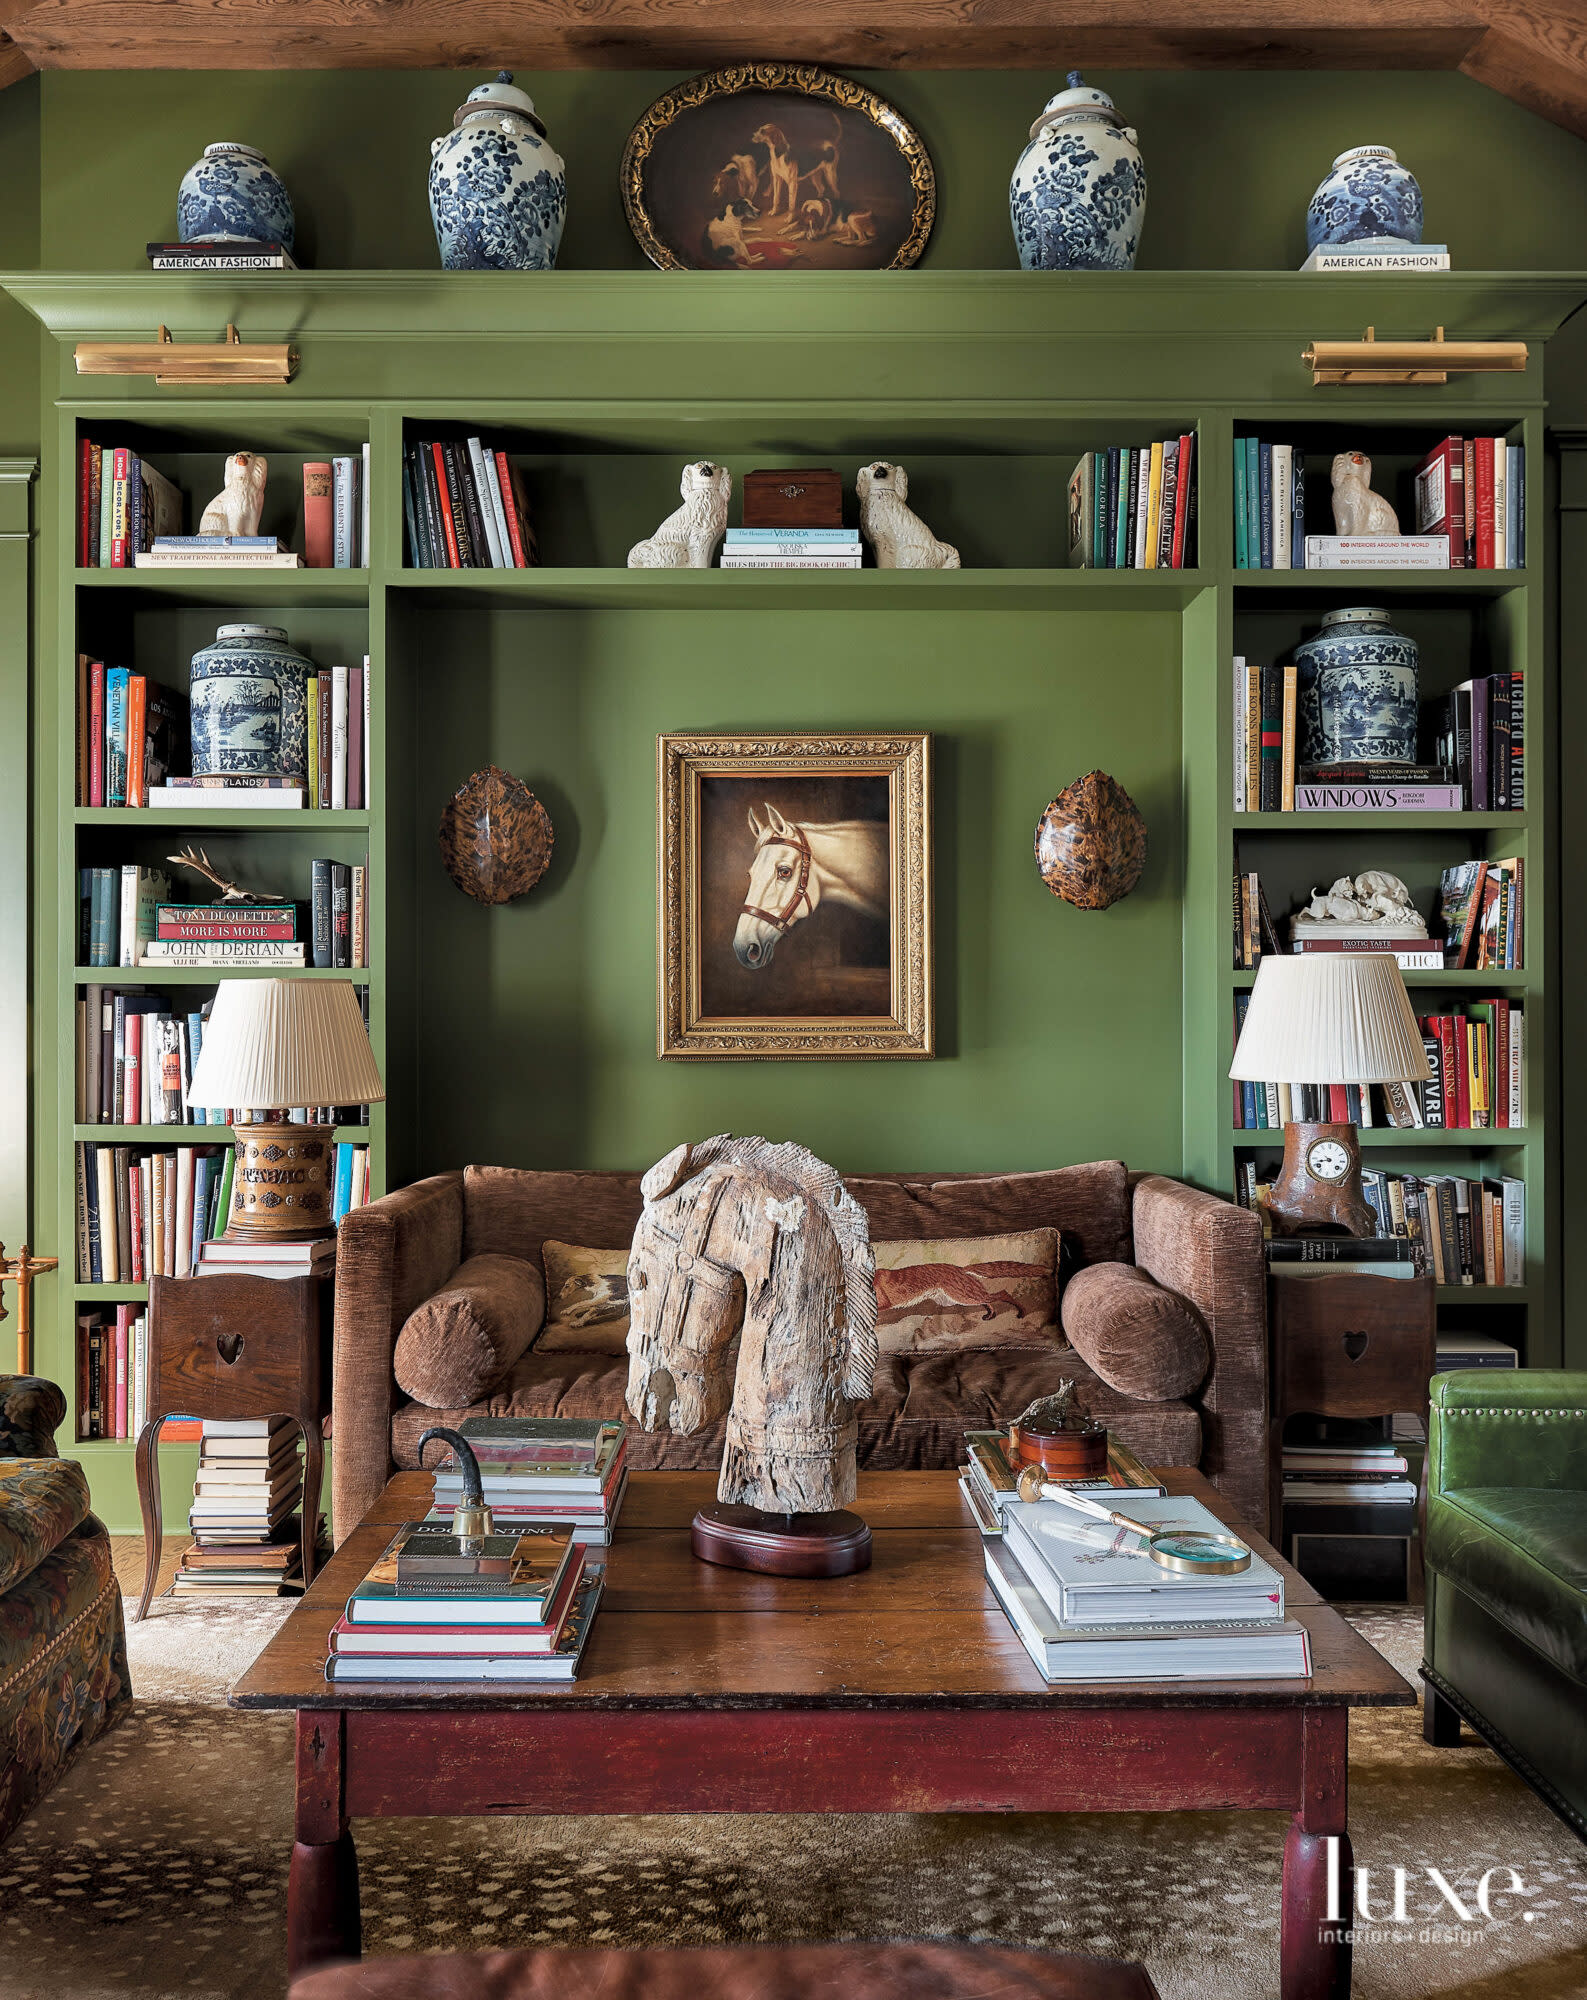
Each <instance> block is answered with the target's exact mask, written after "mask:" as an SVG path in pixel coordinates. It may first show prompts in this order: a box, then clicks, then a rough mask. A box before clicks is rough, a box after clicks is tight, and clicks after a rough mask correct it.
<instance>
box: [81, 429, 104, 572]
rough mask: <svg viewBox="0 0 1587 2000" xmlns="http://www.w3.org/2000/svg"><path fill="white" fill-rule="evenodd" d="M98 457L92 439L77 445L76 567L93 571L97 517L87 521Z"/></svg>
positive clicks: (96, 544) (97, 448)
mask: <svg viewBox="0 0 1587 2000" xmlns="http://www.w3.org/2000/svg"><path fill="white" fill-rule="evenodd" d="M98 455H99V447H98V446H97V445H96V444H95V443H94V441H93V439H92V438H81V439H79V440H78V445H77V567H78V568H79V569H93V568H95V567H97V565H98V562H99V517H98V515H97V514H96V515H95V516H94V517H93V521H92V524H90V521H89V512H88V510H89V502H90V500H91V499H92V496H93V491H94V460H95V459H96V458H97V457H98Z"/></svg>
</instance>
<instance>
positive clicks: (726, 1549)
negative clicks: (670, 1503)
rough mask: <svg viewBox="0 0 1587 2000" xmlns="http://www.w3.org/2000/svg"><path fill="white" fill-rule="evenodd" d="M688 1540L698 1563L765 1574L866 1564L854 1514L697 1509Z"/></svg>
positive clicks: (862, 1533)
mask: <svg viewBox="0 0 1587 2000" xmlns="http://www.w3.org/2000/svg"><path fill="white" fill-rule="evenodd" d="M689 1540H690V1543H691V1545H692V1547H693V1549H694V1553H695V1555H696V1556H697V1557H698V1558H699V1560H700V1561H701V1562H708V1563H719V1564H720V1565H721V1566H722V1568H723V1569H755V1570H762V1571H764V1572H765V1574H766V1575H768V1576H852V1575H853V1574H854V1572H855V1571H856V1570H860V1569H869V1568H870V1566H871V1531H870V1529H869V1528H868V1527H866V1525H865V1523H864V1522H863V1521H862V1520H861V1519H860V1517H859V1515H858V1514H851V1513H849V1512H848V1510H847V1509H846V1508H840V1509H839V1510H838V1511H837V1512H835V1513H830V1514H763V1513H762V1512H761V1511H760V1509H759V1508H758V1507H728V1506H724V1505H721V1504H718V1505H717V1506H715V1507H702V1508H701V1509H700V1511H699V1513H698V1514H696V1515H695V1517H694V1522H693V1525H692V1527H691V1528H690V1531H689Z"/></svg>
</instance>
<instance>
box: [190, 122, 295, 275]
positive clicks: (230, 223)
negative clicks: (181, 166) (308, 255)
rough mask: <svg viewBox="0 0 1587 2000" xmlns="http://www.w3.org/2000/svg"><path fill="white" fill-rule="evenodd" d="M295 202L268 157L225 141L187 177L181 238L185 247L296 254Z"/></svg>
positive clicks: (211, 148)
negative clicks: (230, 246)
mask: <svg viewBox="0 0 1587 2000" xmlns="http://www.w3.org/2000/svg"><path fill="white" fill-rule="evenodd" d="M295 228H296V225H295V223H294V220H293V216H292V197H291V195H289V194H288V193H287V191H286V186H285V184H284V182H283V181H282V179H281V177H280V175H279V174H277V173H275V172H274V171H273V170H272V168H271V165H270V162H269V161H268V160H267V159H266V158H265V156H264V154H263V153H261V152H259V151H257V150H256V149H255V148H254V147H252V146H240V145H238V144H237V143H236V141H235V140H231V139H223V140H222V141H221V142H220V143H219V144H218V145H215V146H206V147H205V148H204V157H203V159H201V160H198V161H196V162H195V163H194V164H193V165H192V166H191V167H189V168H188V170H187V172H186V173H185V174H184V175H183V176H182V185H181V186H180V187H179V188H178V189H177V194H176V233H177V236H178V238H179V239H180V240H181V241H182V242H183V243H208V242H222V243H279V244H281V245H282V246H283V248H285V249H287V250H290V249H291V248H292V239H293V234H294V231H295Z"/></svg>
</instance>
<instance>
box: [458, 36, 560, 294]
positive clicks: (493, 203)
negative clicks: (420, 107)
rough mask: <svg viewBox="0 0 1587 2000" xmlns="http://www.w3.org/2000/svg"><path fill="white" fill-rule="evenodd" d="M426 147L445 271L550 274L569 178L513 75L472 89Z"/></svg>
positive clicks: (505, 72)
mask: <svg viewBox="0 0 1587 2000" xmlns="http://www.w3.org/2000/svg"><path fill="white" fill-rule="evenodd" d="M452 125H453V128H454V129H453V130H452V131H450V132H444V133H442V135H441V137H440V138H439V139H434V140H432V141H431V143H430V215H431V218H432V219H433V221H434V223H435V240H436V243H437V245H438V246H439V248H440V252H441V263H442V265H443V267H444V268H445V269H446V270H448V271H549V270H550V269H551V267H552V266H553V265H554V264H555V263H556V261H557V249H558V246H559V245H560V244H561V241H562V225H563V223H564V222H565V221H566V220H567V213H568V184H567V173H566V169H565V168H564V167H563V164H562V162H561V160H560V159H559V158H558V157H557V155H556V153H555V152H554V151H553V150H552V148H551V146H550V145H549V144H548V143H547V141H546V128H545V126H544V125H542V124H541V122H540V120H539V119H538V118H537V117H536V115H535V108H534V100H533V99H532V98H531V97H529V96H528V95H527V93H526V92H524V91H521V90H515V89H514V88H513V81H512V71H511V70H506V69H504V70H501V71H500V72H499V73H498V74H497V77H496V81H495V82H494V83H482V84H481V85H480V87H479V89H478V90H471V91H470V92H469V94H468V98H467V100H466V102H464V103H462V104H460V105H459V106H458V108H457V110H456V111H454V112H453V114H452Z"/></svg>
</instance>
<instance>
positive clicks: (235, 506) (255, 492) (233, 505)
mask: <svg viewBox="0 0 1587 2000" xmlns="http://www.w3.org/2000/svg"><path fill="white" fill-rule="evenodd" d="M269 476H270V461H269V460H268V459H267V458H261V457H260V455H259V453H258V452H256V451H234V452H233V453H232V455H231V457H230V458H228V459H227V461H226V484H225V485H224V486H223V487H222V488H221V490H220V492H218V493H217V494H216V495H215V497H214V499H213V500H211V501H210V503H209V505H208V506H207V507H206V508H205V509H204V514H203V518H202V519H201V520H200V522H199V524H198V532H199V533H200V534H201V535H257V534H258V532H259V516H260V515H261V514H262V513H263V512H264V494H265V481H266V480H267V479H268V478H269Z"/></svg>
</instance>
